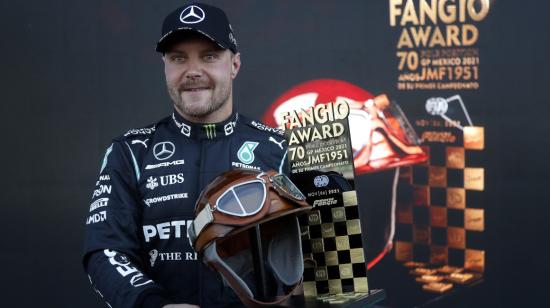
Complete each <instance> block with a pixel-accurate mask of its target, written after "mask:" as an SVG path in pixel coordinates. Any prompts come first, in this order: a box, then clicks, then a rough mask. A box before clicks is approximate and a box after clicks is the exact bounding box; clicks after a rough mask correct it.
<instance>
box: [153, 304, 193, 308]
mask: <svg viewBox="0 0 550 308" xmlns="http://www.w3.org/2000/svg"><path fill="white" fill-rule="evenodd" d="M162 308H200V307H199V306H197V305H189V304H170V305H164V306H163V307H162Z"/></svg>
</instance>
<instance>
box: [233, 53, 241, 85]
mask: <svg viewBox="0 0 550 308" xmlns="http://www.w3.org/2000/svg"><path fill="white" fill-rule="evenodd" d="M240 68H241V53H240V52H237V53H236V54H234V55H233V56H232V57H231V78H232V79H235V77H237V74H238V73H239V69H240Z"/></svg>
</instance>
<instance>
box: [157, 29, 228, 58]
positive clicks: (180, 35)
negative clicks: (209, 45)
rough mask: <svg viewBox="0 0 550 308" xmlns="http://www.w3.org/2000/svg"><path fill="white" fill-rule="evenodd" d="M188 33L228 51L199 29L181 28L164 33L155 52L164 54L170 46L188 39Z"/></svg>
mask: <svg viewBox="0 0 550 308" xmlns="http://www.w3.org/2000/svg"><path fill="white" fill-rule="evenodd" d="M189 33H195V34H200V35H202V36H204V37H206V38H208V39H209V40H210V41H212V42H214V43H216V44H217V45H218V46H220V47H221V48H222V49H229V47H228V46H224V45H223V44H222V43H220V42H219V41H218V40H216V39H214V38H213V37H212V36H210V35H208V34H207V33H205V32H204V31H201V30H200V29H196V28H192V27H181V28H178V29H176V30H173V31H170V32H168V33H166V34H165V35H164V36H163V37H161V38H160V40H159V41H158V42H157V46H156V48H155V50H156V51H157V52H162V53H164V52H166V51H167V50H168V49H169V48H170V47H171V46H173V45H174V44H176V43H177V42H180V41H183V40H185V39H186V38H187V37H188V34H189Z"/></svg>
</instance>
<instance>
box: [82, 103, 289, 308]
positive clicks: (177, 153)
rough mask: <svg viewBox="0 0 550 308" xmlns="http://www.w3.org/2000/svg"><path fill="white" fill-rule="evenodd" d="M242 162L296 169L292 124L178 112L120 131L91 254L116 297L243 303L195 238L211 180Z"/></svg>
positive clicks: (93, 211)
mask: <svg viewBox="0 0 550 308" xmlns="http://www.w3.org/2000/svg"><path fill="white" fill-rule="evenodd" d="M233 168H252V169H261V170H269V169H275V170H277V171H279V172H281V171H286V170H283V169H286V168H287V163H286V144H284V138H283V136H282V132H281V131H280V130H278V129H274V128H270V127H267V126H265V125H263V124H261V123H260V122H258V121H254V120H250V119H247V118H245V117H244V116H242V115H239V114H233V115H232V116H231V117H230V118H229V119H228V120H226V121H225V122H222V123H216V124H194V123H189V122H186V121H185V120H184V119H183V118H182V117H181V116H180V115H179V114H178V113H177V112H174V114H173V115H172V116H171V117H167V118H165V119H163V120H161V121H160V122H158V123H157V124H155V125H152V126H150V127H146V128H141V129H133V130H130V131H128V132H127V133H125V134H124V135H122V136H120V137H118V138H116V139H114V141H113V143H112V145H111V146H110V147H109V148H108V149H107V151H106V153H105V157H104V159H103V164H102V166H101V171H100V174H99V179H98V181H97V182H96V187H95V190H94V192H93V195H92V201H91V206H90V212H89V217H88V218H87V220H86V238H85V244H84V256H83V262H84V267H85V269H86V272H87V273H88V276H89V277H90V281H91V283H92V285H93V287H94V289H95V290H96V291H97V292H98V293H99V294H100V295H101V296H102V297H103V299H104V300H105V301H106V302H107V304H108V305H110V306H112V307H113V308H118V307H155V308H158V307H162V306H163V305H165V304H169V303H190V304H198V305H201V307H228V306H241V305H240V304H239V303H240V302H239V300H238V298H237V296H236V295H235V294H234V293H233V291H232V290H231V289H230V288H228V287H227V286H224V284H223V282H222V280H221V276H219V275H218V274H217V273H215V272H213V271H212V270H210V269H209V268H207V267H206V266H205V265H204V264H202V263H201V262H200V261H199V260H198V259H197V254H196V253H195V252H194V251H193V249H192V248H191V247H190V245H189V241H188V238H187V226H188V224H189V222H190V221H191V220H192V219H193V218H194V215H193V212H194V208H195V201H196V199H197V198H198V196H199V194H200V192H201V190H202V189H203V188H204V187H205V186H206V185H207V184H208V183H209V182H210V181H212V180H213V179H214V178H215V177H216V176H217V175H219V174H220V173H222V172H224V171H227V170H230V169H233Z"/></svg>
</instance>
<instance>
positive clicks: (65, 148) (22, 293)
mask: <svg viewBox="0 0 550 308" xmlns="http://www.w3.org/2000/svg"><path fill="white" fill-rule="evenodd" d="M208 2H211V3H215V4H218V5H219V6H221V7H223V8H224V9H225V10H226V11H227V13H228V15H229V16H230V19H231V20H232V24H233V27H234V29H235V31H236V36H237V39H238V40H239V44H240V49H241V52H242V60H243V66H242V70H241V72H240V74H239V76H238V78H237V81H236V84H235V97H234V101H235V105H236V109H237V110H246V112H245V113H246V114H248V115H250V116H254V117H261V116H262V114H263V112H264V111H265V109H266V108H267V107H268V105H269V104H270V103H271V102H272V101H273V100H274V99H275V98H276V97H278V96H279V95H280V94H281V93H282V92H284V91H286V90H287V89H289V88H290V87H292V86H294V85H296V84H298V83H300V82H303V81H307V80H310V79H317V78H334V79H341V80H346V81H349V82H352V83H354V84H356V85H360V86H362V87H364V88H366V89H368V90H369V91H371V92H372V93H375V94H378V93H382V92H384V93H388V94H390V95H391V96H392V97H394V98H396V99H397V100H398V101H400V102H405V101H407V100H409V101H415V97H414V95H412V94H408V93H399V92H397V91H396V90H395V87H394V86H393V83H394V79H395V74H394V70H395V65H396V63H395V62H396V60H395V55H394V52H395V46H394V45H395V42H396V38H395V36H396V34H395V33H389V31H388V17H387V16H388V3H387V1H377V2H376V3H374V1H359V0H358V1H313V0H308V1H253V0H239V1H229V0H228V1H221V0H220V1H208ZM181 3H182V2H181V1H135V0H134V1H128V0H127V1H108V0H99V1H93V2H90V1H18V2H15V1H10V2H8V1H2V3H1V4H0V5H1V10H0V11H1V12H2V13H1V14H2V18H1V19H0V23H1V27H0V28H1V29H2V47H3V48H2V51H1V52H2V56H1V57H0V68H1V72H2V103H1V104H0V106H1V107H0V110H1V115H2V121H1V128H2V132H3V135H4V141H3V142H2V151H1V152H0V153H1V158H2V162H3V163H2V171H3V172H2V176H1V177H0V178H1V187H2V189H3V193H2V194H1V196H0V203H1V206H2V207H1V208H2V213H1V215H0V217H1V218H0V219H1V220H0V221H1V224H0V226H1V228H2V229H1V231H2V233H1V242H0V243H1V245H0V265H1V268H2V272H1V274H2V275H1V277H2V279H1V282H0V286H1V289H2V299H0V301H1V302H2V304H1V305H2V306H15V305H17V306H22V307H36V306H44V307H101V306H102V304H101V301H100V300H99V297H98V296H96V295H95V294H94V293H93V291H92V290H91V288H90V287H89V284H88V281H87V278H86V276H85V274H84V273H83V271H82V267H81V264H80V250H81V241H82V238H83V229H84V221H85V217H86V214H87V212H88V201H89V197H90V194H91V191H92V187H93V184H94V182H95V178H96V175H97V173H98V168H99V165H100V160H101V159H102V156H103V152H104V149H105V147H106V146H108V145H109V143H110V139H111V138H113V137H114V136H116V135H119V134H120V133H122V132H124V131H126V130H127V129H129V128H133V127H140V126H143V125H146V124H149V123H152V122H154V121H156V120H157V119H159V118H161V117H163V116H165V115H167V114H168V113H169V112H170V111H171V106H170V101H169V99H168V96H167V95H166V91H165V86H164V77H163V70H162V65H161V64H162V63H161V59H160V57H159V55H158V54H156V53H155V52H154V43H155V42H156V39H157V38H158V35H159V30H160V24H161V22H162V18H163V17H164V15H165V14H166V13H167V12H169V11H171V10H172V9H173V8H175V7H177V6H180V5H181ZM491 3H492V5H493V7H492V11H491V16H490V18H488V19H487V20H486V21H485V22H484V24H483V26H482V29H480V32H481V33H482V34H481V35H482V36H483V37H482V38H480V41H481V42H482V47H483V53H484V54H483V61H484V62H483V64H482V69H483V73H482V76H481V83H482V88H481V89H480V90H479V91H477V92H476V94H475V99H474V98H472V100H475V103H474V104H471V105H470V106H469V108H470V113H471V114H472V117H474V119H475V120H476V122H477V123H479V124H480V125H483V126H485V127H486V140H487V149H486V157H487V161H486V193H487V194H486V202H487V206H486V208H487V210H488V212H487V217H486V228H487V230H488V231H487V232H488V238H489V242H488V245H487V246H488V248H487V254H488V256H487V263H488V272H487V285H488V286H490V287H489V288H488V291H489V292H488V293H487V294H486V297H487V298H486V299H485V300H487V301H489V302H492V303H494V304H495V305H497V306H508V305H513V304H526V303H534V302H535V300H537V299H543V298H544V296H543V294H542V292H540V291H541V290H542V289H543V286H548V283H547V280H548V269H549V267H550V266H549V261H548V260H549V258H548V253H550V251H549V249H547V245H548V240H547V239H545V238H544V237H545V235H546V234H548V232H549V231H550V230H549V227H548V225H549V223H548V220H549V214H550V212H549V211H548V209H547V208H548V206H550V202H549V201H550V200H549V198H548V196H549V194H548V188H547V187H548V184H550V181H549V180H548V177H547V173H548V171H549V168H548V167H549V165H550V164H549V163H548V162H547V157H548V154H547V153H546V150H548V149H550V137H548V134H549V133H550V124H549V123H548V121H547V120H546V117H547V116H548V115H550V110H549V107H548V106H549V103H550V102H549V100H548V98H547V94H546V93H545V91H546V90H547V89H548V85H549V84H550V77H549V75H548V73H547V72H546V70H547V69H549V64H550V61H548V60H547V59H546V57H547V54H549V53H550V35H549V34H548V29H550V22H549V19H548V18H547V14H548V11H549V8H550V7H549V5H548V4H546V2H542V1H537V2H536V3H535V1H530V2H529V3H524V2H519V1H507V2H504V1H491ZM466 98H468V97H467V96H466ZM404 108H406V104H405V106H404ZM388 179H391V174H390V175H388V174H386V173H379V174H376V175H374V176H372V178H371V179H370V180H368V181H367V182H366V183H365V184H364V185H368V188H365V189H367V190H368V191H375V190H376V189H377V185H378V184H377V183H386V181H388ZM359 189H361V188H360V186H359ZM370 283H371V286H374V287H384V286H383V285H382V286H380V285H377V281H374V280H372V279H371V281H370Z"/></svg>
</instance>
